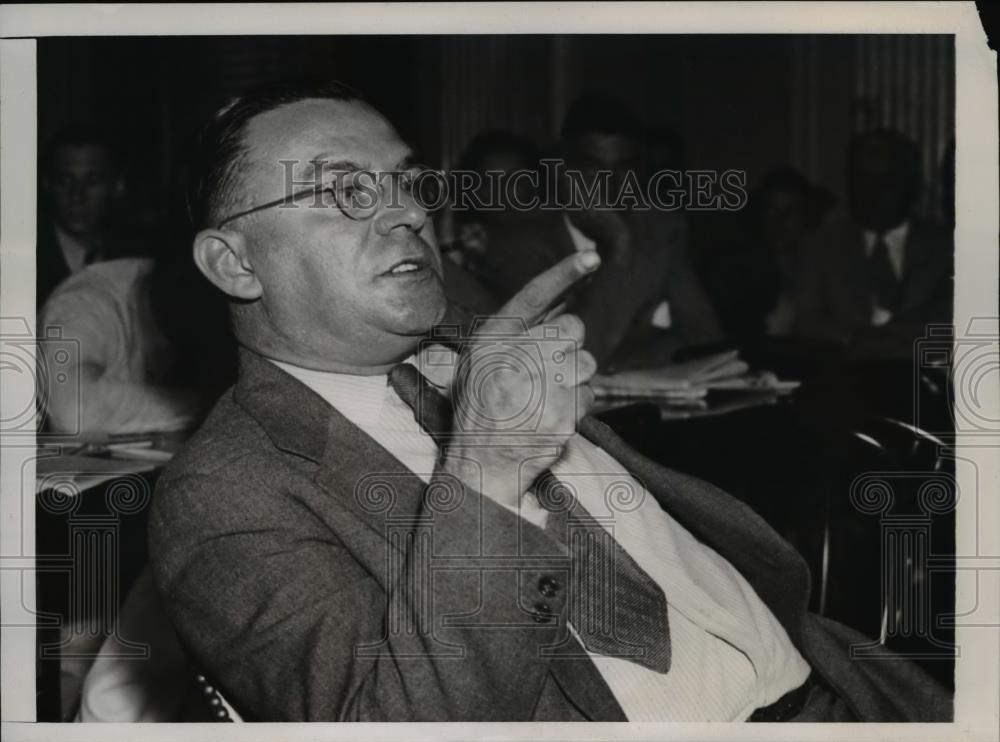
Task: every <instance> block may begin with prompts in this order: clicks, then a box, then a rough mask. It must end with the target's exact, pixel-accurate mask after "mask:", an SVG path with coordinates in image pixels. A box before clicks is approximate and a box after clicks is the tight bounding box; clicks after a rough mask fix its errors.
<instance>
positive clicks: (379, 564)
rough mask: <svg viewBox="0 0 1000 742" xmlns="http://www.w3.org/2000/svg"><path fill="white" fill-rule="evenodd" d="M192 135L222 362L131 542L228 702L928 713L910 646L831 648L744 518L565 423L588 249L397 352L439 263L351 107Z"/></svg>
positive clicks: (583, 401)
mask: <svg viewBox="0 0 1000 742" xmlns="http://www.w3.org/2000/svg"><path fill="white" fill-rule="evenodd" d="M201 147H202V151H201V154H200V156H199V158H198V161H199V162H200V163H201V166H200V169H199V171H198V172H199V175H198V177H197V179H196V183H195V187H194V189H193V199H192V204H193V206H194V209H193V211H194V214H195V218H196V219H197V221H198V223H199V226H200V227H201V230H200V231H199V232H198V235H197V237H196V238H195V244H194V256H195V261H196V263H197V264H198V267H199V268H200V269H201V271H202V272H203V273H204V274H205V275H206V276H207V277H208V278H209V279H210V280H211V281H212V282H213V283H214V284H215V285H216V286H218V287H219V288H220V289H222V290H223V291H224V292H225V293H226V294H228V295H229V296H230V297H231V298H232V300H233V301H232V305H231V309H232V319H233V327H234V331H235V333H236V337H237V339H238V341H239V342H240V344H241V346H242V356H241V368H240V375H239V380H238V382H237V384H236V386H235V387H234V389H233V390H232V391H231V392H229V393H227V394H224V395H223V398H222V399H221V400H220V402H219V404H218V405H217V407H216V409H215V410H214V411H213V413H212V414H211V415H210V417H209V419H208V420H207V421H206V423H205V424H204V426H203V427H202V428H201V430H200V431H199V432H198V433H197V434H196V435H195V436H194V437H193V438H192V439H191V440H190V442H189V443H188V445H187V446H186V447H185V449H184V450H183V451H182V452H181V453H180V454H179V455H178V456H177V457H176V458H175V459H174V461H173V462H172V463H171V464H170V466H168V467H167V469H166V471H165V472H164V473H163V475H162V477H161V479H160V481H159V484H158V489H157V493H156V495H155V498H154V504H153V511H152V514H151V520H150V550H151V557H152V567H153V573H154V579H155V583H156V586H157V589H158V590H159V592H160V594H161V595H162V597H163V600H164V604H165V605H166V606H167V610H168V612H169V613H170V616H171V619H172V621H173V623H174V624H175V626H176V628H177V630H178V634H179V636H180V639H181V642H182V644H183V645H184V646H185V647H186V649H187V651H188V652H189V653H190V655H191V657H192V658H193V660H194V661H195V662H196V663H197V664H199V665H200V666H201V667H202V668H203V669H204V671H205V672H207V673H208V674H209V675H211V676H212V677H214V679H215V681H216V682H217V683H218V685H219V687H221V688H222V689H223V690H224V692H225V694H226V695H227V697H228V698H229V700H230V701H231V702H232V703H233V705H234V706H235V707H236V708H237V710H239V711H240V712H241V713H242V714H243V715H244V716H249V717H251V718H257V719H262V720H269V721H286V720H365V721H442V720H455V721H457V720H482V721H486V720H494V721H498V720H503V721H514V720H524V721H529V720H536V721H546V720H551V721H573V720H577V721H579V720H634V721H639V720H647V721H655V720H727V721H743V720H754V721H778V720H787V719H795V720H798V721H810V720H829V721H846V720H883V721H890V720H903V719H944V718H947V717H948V716H949V714H950V699H949V698H948V697H947V696H946V695H945V694H944V693H942V692H941V690H940V689H939V688H938V687H937V686H935V685H934V684H933V682H932V681H930V680H929V679H928V678H927V677H926V676H925V675H923V674H922V673H921V671H919V670H918V669H917V668H915V667H914V666H912V665H910V664H909V663H906V662H901V661H899V660H898V658H894V659H893V660H892V661H882V662H880V661H864V662H852V661H851V659H850V655H849V652H848V646H849V645H850V644H852V643H862V642H864V639H863V637H861V636H859V635H857V634H856V633H854V632H852V631H851V630H849V629H847V628H845V627H842V626H839V625H837V624H834V623H832V622H829V621H825V620H823V619H821V618H818V617H816V616H813V615H809V614H807V613H806V611H805V606H806V604H807V599H808V581H809V580H808V571H807V568H806V566H805V564H804V563H803V561H802V559H801V558H800V557H799V556H798V555H797V554H796V553H795V552H794V550H793V549H792V548H791V547H790V546H789V545H788V544H787V543H785V542H784V541H783V540H781V538H780V537H778V536H777V535H776V534H775V533H774V532H773V531H772V530H771V529H770V528H769V527H768V526H767V525H765V524H764V523H763V521H761V520H760V518H759V517H757V516H756V515H755V514H753V513H752V512H751V511H750V510H749V509H748V508H746V507H745V506H743V505H741V504H740V503H738V502H737V501H735V500H733V499H732V498H730V497H729V496H727V495H725V494H724V493H722V492H720V491H718V490H716V489H714V488H713V487H711V486H710V485H707V484H705V483H702V482H699V481H696V480H693V479H691V478H688V477H685V476H683V475H681V474H677V473H675V472H671V471H668V470H666V469H664V468H662V467H660V466H658V465H656V464H654V463H653V462H651V461H649V460H647V459H645V458H643V457H642V456H640V455H639V454H637V453H636V452H634V451H632V450H631V449H629V448H628V446H626V445H625V444H624V443H623V442H622V441H621V440H620V439H619V438H617V437H616V436H615V435H614V434H613V433H612V432H611V431H610V430H609V429H608V428H607V427H606V426H604V425H602V424H600V423H599V422H597V421H595V420H594V419H592V418H590V417H588V416H587V415H586V410H587V407H588V405H589V402H590V399H591V396H590V393H589V390H588V389H587V386H586V382H587V380H588V378H590V376H591V375H592V374H593V373H594V370H595V365H596V364H595V362H594V359H593V357H592V356H591V355H590V354H589V353H588V352H587V351H586V350H584V349H582V348H581V347H580V343H581V340H582V338H583V332H584V329H583V326H582V323H581V322H580V320H579V319H578V318H576V317H574V316H572V315H567V314H560V313H559V310H558V308H557V309H554V310H553V309H550V305H551V303H552V302H553V301H554V300H555V299H556V298H557V297H558V296H559V295H561V294H562V293H563V292H564V291H565V290H566V289H568V288H569V287H570V286H572V285H573V284H574V283H575V282H577V281H579V280H581V279H582V278H584V277H585V276H587V275H595V274H599V272H600V270H602V269H603V268H602V267H601V259H600V257H599V256H598V255H597V254H596V253H594V252H593V251H587V252H584V253H582V254H579V255H577V254H574V255H571V256H569V257H567V258H565V259H563V260H561V261H560V262H558V263H557V264H556V265H555V266H553V267H552V268H550V269H549V270H548V271H546V272H545V273H543V274H541V275H539V276H537V277H536V278H534V279H533V280H532V281H531V282H529V284H528V285H527V286H526V287H525V288H524V289H523V290H522V291H521V292H519V293H518V294H517V295H515V296H514V297H513V298H512V299H511V300H510V301H509V302H508V303H507V304H506V305H505V306H504V307H502V308H501V309H500V310H499V312H498V313H497V315H495V316H493V317H491V318H489V319H487V320H485V321H482V322H480V323H479V325H478V326H477V328H476V329H475V331H474V332H473V333H467V334H464V335H461V336H459V335H456V331H455V328H446V329H445V330H444V331H442V332H441V333H440V334H439V337H441V338H443V339H447V340H450V341H453V342H454V341H455V340H456V339H459V340H460V343H459V345H460V349H459V350H458V351H457V353H456V352H455V351H453V350H449V349H446V348H443V347H442V346H440V345H438V344H436V343H433V342H429V343H428V342H422V341H421V338H422V337H424V336H425V335H426V334H427V333H428V332H429V331H430V330H431V329H432V328H433V327H435V325H436V324H437V323H438V322H440V320H441V319H442V317H443V316H444V315H445V312H446V301H445V294H444V287H443V286H442V269H441V262H440V256H439V254H438V251H437V248H436V245H435V237H434V230H433V225H432V223H431V220H430V219H429V217H428V214H427V212H426V211H425V210H424V209H423V208H422V206H421V205H420V203H419V202H418V199H417V198H416V197H415V195H414V194H413V193H411V192H410V190H409V189H408V187H407V184H408V183H410V182H412V180H413V179H414V178H413V177H412V176H413V175H414V174H413V173H412V172H411V171H410V170H408V168H407V163H408V159H409V149H408V147H407V146H406V145H405V144H404V143H403V142H402V141H401V140H400V138H399V136H398V135H397V134H396V132H395V131H394V130H393V128H392V127H391V126H390V124H389V123H388V122H387V121H386V120H385V119H384V118H383V117H382V116H381V115H380V114H378V113H377V112H376V111H374V110H373V109H372V108H370V107H369V106H368V105H366V104H365V103H363V102H362V101H361V100H359V99H358V98H357V96H356V95H355V94H354V93H352V92H351V91H348V90H345V89H343V88H341V87H339V86H333V85H331V86H322V87H315V86H307V87H295V86H290V85H277V86H274V87H270V88H267V89H264V90H260V91H256V92H253V93H251V94H248V95H247V96H245V97H243V98H242V99H240V100H238V101H237V102H236V103H234V104H232V105H230V106H229V107H227V108H226V109H223V111H221V112H220V113H219V114H218V115H217V116H216V117H215V118H214V119H213V121H212V122H211V123H210V124H209V126H208V127H207V129H206V130H205V133H204V135H203V136H202V139H201ZM289 161H291V162H294V163H297V164H296V166H295V172H294V176H295V177H294V180H295V184H296V185H297V188H295V189H292V188H290V187H289V186H290V183H289V182H288V180H286V173H285V172H284V170H283V168H282V167H281V166H280V163H282V162H289ZM327 165H329V168H327ZM370 171H376V173H377V174H378V178H377V180H378V182H380V183H381V182H385V183H389V184H391V183H393V182H396V183H397V184H399V185H400V186H401V188H399V189H397V190H396V191H394V192H393V195H394V198H389V196H388V193H389V190H388V188H387V187H386V188H383V189H371V188H367V189H366V188H365V187H364V186H363V184H364V183H365V182H367V183H369V184H371V183H372V182H373V179H372V178H371V173H370ZM316 173H320V175H321V177H320V179H319V180H318V181H316V185H315V186H312V187H306V188H302V184H303V183H308V182H312V181H313V176H314V175H315V174H316ZM383 175H384V176H385V177H382V176H383ZM359 192H360V193H361V195H359ZM435 339H436V338H435V337H433V336H432V337H431V340H435ZM418 369H419V370H418Z"/></svg>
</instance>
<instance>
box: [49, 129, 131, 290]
mask: <svg viewBox="0 0 1000 742" xmlns="http://www.w3.org/2000/svg"><path fill="white" fill-rule="evenodd" d="M40 171H41V176H42V177H41V186H42V196H43V199H42V206H43V207H44V208H43V210H42V214H43V218H42V220H41V223H40V224H39V230H38V251H37V253H38V279H37V282H38V290H37V295H36V301H37V304H38V306H41V305H42V304H44V303H45V300H46V299H47V298H48V296H49V294H50V293H52V290H53V289H54V288H55V287H56V286H57V285H59V284H60V283H61V282H62V281H63V280H65V279H66V278H67V277H68V276H70V275H72V274H73V273H76V272H77V271H79V270H80V269H81V268H83V267H84V266H86V265H89V264H91V263H94V262H97V261H100V260H109V259H112V258H117V257H124V256H126V255H133V254H139V253H140V252H141V251H140V250H139V245H137V244H135V242H136V241H135V240H129V239H128V238H127V237H126V236H125V235H124V234H122V232H121V231H120V230H118V229H115V224H114V220H115V213H114V208H115V204H116V203H117V202H118V201H119V200H120V199H121V197H122V195H123V193H124V191H125V178H124V172H123V168H122V162H121V159H120V154H119V153H118V151H117V149H116V148H115V146H114V143H113V142H112V140H111V138H110V137H109V136H108V135H107V134H106V133H105V132H104V131H102V130H101V129H99V128H97V127H94V126H89V125H72V126H68V127H66V128H64V129H62V130H60V131H59V132H58V133H56V135H55V136H53V137H52V139H51V140H50V141H49V143H48V146H47V147H46V150H45V153H44V155H43V157H42V161H41V168H40ZM147 254H148V253H147Z"/></svg>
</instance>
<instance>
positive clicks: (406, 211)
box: [233, 99, 445, 367]
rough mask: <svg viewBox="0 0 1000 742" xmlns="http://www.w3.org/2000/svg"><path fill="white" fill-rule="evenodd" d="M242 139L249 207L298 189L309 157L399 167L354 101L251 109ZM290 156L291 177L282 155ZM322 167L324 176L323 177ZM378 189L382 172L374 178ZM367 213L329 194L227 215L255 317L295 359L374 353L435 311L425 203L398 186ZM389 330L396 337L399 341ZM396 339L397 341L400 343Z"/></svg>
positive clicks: (402, 160)
mask: <svg viewBox="0 0 1000 742" xmlns="http://www.w3.org/2000/svg"><path fill="white" fill-rule="evenodd" d="M245 142H246V145H247V148H248V150H249V158H248V159H249V161H250V162H251V165H250V167H249V168H248V169H249V172H248V173H247V175H246V176H245V180H244V183H245V190H246V196H247V203H248V204H249V205H251V206H252V205H254V204H259V203H264V202H267V201H271V200H274V199H276V198H280V197H281V196H283V195H285V194H286V193H291V192H293V191H299V190H304V189H305V188H306V186H305V185H304V184H303V183H302V182H301V181H309V182H312V180H313V179H312V176H311V175H309V174H308V173H309V171H310V169H311V167H312V166H311V164H310V163H312V162H314V161H316V160H321V161H323V162H324V163H328V170H329V171H330V172H332V171H337V172H343V171H344V170H348V169H361V170H373V171H399V170H402V169H404V168H405V167H406V166H407V164H408V158H409V155H410V150H409V148H408V147H407V146H406V144H404V143H403V142H402V141H401V140H400V138H399V135H398V134H397V133H396V132H395V130H394V129H393V128H392V126H391V125H390V124H389V122H388V121H386V120H385V118H383V117H382V116H381V115H380V114H378V113H377V112H375V111H374V110H372V109H371V108H369V107H367V106H365V105H363V104H361V103H357V102H344V101H334V100H320V99H317V100H306V101H300V102H297V103H292V104H289V105H286V106H283V107H281V108H278V109H276V110H273V111H270V112H268V113H265V114H262V115H260V116H258V117H257V118H256V119H254V120H253V121H251V122H250V124H249V126H248V128H247V133H246V138H245ZM288 160H291V161H294V163H295V164H294V166H293V168H292V172H293V173H294V177H295V180H296V181H300V182H299V183H298V184H297V185H294V186H292V185H289V184H287V183H286V169H285V168H286V167H287V166H283V165H281V162H282V161H288ZM332 180H333V178H332V177H329V176H326V177H324V182H332ZM383 182H384V183H385V184H386V186H387V188H386V190H387V191H388V190H389V188H390V186H389V181H388V180H384V181H383ZM398 194H399V195H398V197H397V198H396V199H395V204H391V203H389V201H391V200H392V199H387V202H386V203H383V204H382V205H381V206H380V207H379V209H378V211H377V212H375V214H374V216H372V217H371V218H369V219H366V220H352V219H351V218H349V217H348V216H346V215H345V214H344V213H343V212H342V211H341V210H340V209H339V208H337V206H336V205H334V204H333V203H331V201H330V200H329V199H326V200H324V201H323V202H321V203H317V202H315V200H314V199H312V198H310V197H305V198H302V199H300V200H299V201H298V202H297V205H296V208H288V207H276V208H271V209H265V210H263V211H261V212H258V213H257V214H254V215H251V216H247V217H244V218H243V219H245V220H246V222H244V223H242V224H241V222H240V221H236V222H234V223H233V227H234V228H238V229H239V228H242V229H245V232H246V235H247V240H248V251H249V254H250V258H251V262H252V265H253V269H254V272H255V273H256V275H257V277H258V279H259V281H260V282H261V285H262V288H263V293H262V296H261V299H260V301H261V302H262V307H261V309H262V310H263V311H262V316H263V317H264V318H265V320H264V321H266V322H267V323H268V324H269V325H270V328H269V329H270V331H271V333H273V334H274V335H276V336H277V337H279V338H280V342H283V343H285V344H286V345H287V346H288V347H290V348H293V349H294V351H295V353H296V354H297V355H298V356H299V357H300V358H305V359H310V358H312V359H315V360H316V361H317V364H316V365H317V367H322V364H323V361H324V360H326V359H331V358H332V359H334V360H337V361H341V362H349V363H355V364H358V365H364V364H368V363H372V364H374V363H385V362H388V361H391V360H393V359H392V358H391V357H389V358H387V357H386V356H387V355H388V356H394V355H398V354H399V349H400V348H401V347H402V346H407V344H408V343H412V345H414V346H415V344H416V338H417V337H418V336H420V335H422V334H424V333H426V332H427V331H428V330H429V329H430V328H431V327H432V326H433V325H434V324H435V323H436V322H438V321H440V319H441V318H442V316H443V315H444V311H445V297H444V286H443V282H442V266H441V258H440V255H439V253H438V250H437V245H436V240H435V236H434V229H433V225H432V223H431V220H430V218H429V217H428V215H427V213H426V212H425V211H423V210H422V209H420V208H419V207H418V206H417V204H416V203H415V202H414V200H413V199H412V197H411V196H410V195H409V194H408V193H407V192H405V191H403V190H399V191H398ZM401 337H402V338H404V340H403V341H402V344H401ZM407 347H408V346H407Z"/></svg>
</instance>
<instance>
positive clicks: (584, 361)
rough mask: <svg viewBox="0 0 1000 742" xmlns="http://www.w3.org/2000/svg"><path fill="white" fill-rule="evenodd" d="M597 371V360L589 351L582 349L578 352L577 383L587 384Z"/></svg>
mask: <svg viewBox="0 0 1000 742" xmlns="http://www.w3.org/2000/svg"><path fill="white" fill-rule="evenodd" d="M596 373H597V361H595V360H594V357H593V356H592V355H590V353H589V351H586V350H580V351H577V354H576V379H577V384H586V383H588V382H589V381H590V380H591V379H592V378H593V377H594V374H596Z"/></svg>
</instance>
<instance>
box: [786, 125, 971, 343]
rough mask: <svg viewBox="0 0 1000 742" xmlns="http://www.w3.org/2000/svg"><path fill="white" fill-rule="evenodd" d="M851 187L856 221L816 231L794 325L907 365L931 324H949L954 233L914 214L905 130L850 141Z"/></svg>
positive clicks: (916, 166)
mask: <svg viewBox="0 0 1000 742" xmlns="http://www.w3.org/2000/svg"><path fill="white" fill-rule="evenodd" d="M847 191H848V199H849V202H850V204H849V205H850V210H851V217H852V221H850V222H848V223H846V224H839V225H830V226H829V227H827V228H825V229H823V230H820V231H819V232H818V233H816V234H815V235H814V237H813V240H812V243H811V244H810V245H809V246H808V247H807V250H806V252H805V254H804V256H803V259H802V260H801V261H800V264H799V265H800V271H799V277H798V280H797V289H796V292H795V303H796V312H797V318H796V323H795V328H794V329H795V331H796V332H797V333H798V334H801V335H805V336H809V337H817V338H823V339H827V340H834V341H837V342H841V343H849V344H851V345H852V346H854V347H853V350H854V351H855V352H856V353H858V354H861V355H877V356H884V357H898V358H902V359H904V360H905V359H910V358H912V356H913V342H914V341H915V340H916V339H917V338H920V337H923V336H924V335H925V332H926V326H927V324H928V323H945V322H950V321H951V302H952V293H953V290H952V276H953V273H954V246H953V235H952V234H951V232H949V231H948V230H946V229H944V228H942V227H939V226H937V225H934V224H929V223H927V222H924V221H921V220H919V219H916V218H914V216H913V209H914V206H915V205H916V202H917V198H918V197H919V195H920V191H921V174H920V156H919V152H918V150H917V146H916V145H915V144H914V143H913V142H912V141H910V140H909V139H907V138H906V137H905V136H903V135H902V134H900V133H899V132H896V131H892V130H889V129H879V130H875V131H870V132H866V133H863V134H859V135H857V136H856V137H855V138H854V139H853V140H852V141H851V143H850V147H849V149H848V156H847Z"/></svg>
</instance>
